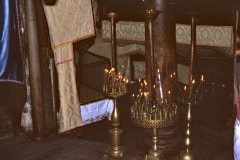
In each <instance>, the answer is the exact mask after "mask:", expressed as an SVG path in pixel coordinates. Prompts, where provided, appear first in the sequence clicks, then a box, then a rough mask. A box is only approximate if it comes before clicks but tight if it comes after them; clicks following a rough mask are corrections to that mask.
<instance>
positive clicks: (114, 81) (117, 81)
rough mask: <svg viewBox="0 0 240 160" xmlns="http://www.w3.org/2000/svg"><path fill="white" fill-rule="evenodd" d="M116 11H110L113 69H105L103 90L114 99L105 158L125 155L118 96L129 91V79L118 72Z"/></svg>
mask: <svg viewBox="0 0 240 160" xmlns="http://www.w3.org/2000/svg"><path fill="white" fill-rule="evenodd" d="M116 16H117V14H116V13H113V12H111V13H108V17H109V18H110V21H111V50H112V64H111V67H112V68H111V69H110V70H109V71H108V70H107V69H105V71H104V84H103V92H104V93H105V95H106V96H107V97H108V98H110V99H112V100H113V101H114V109H113V112H112V116H111V122H112V126H113V128H112V129H111V130H110V131H109V133H110V134H111V147H110V148H109V149H107V151H106V153H105V154H104V155H103V159H106V158H108V157H109V156H110V157H115V158H121V157H123V156H124V154H123V150H122V148H121V139H122V133H123V130H122V129H120V128H119V127H120V116H119V111H118V106H117V98H118V97H120V96H123V95H125V94H126V93H127V83H128V80H127V79H126V78H125V77H123V76H122V74H121V73H118V72H117V52H116V26H115V25H116V24H115V18H116Z"/></svg>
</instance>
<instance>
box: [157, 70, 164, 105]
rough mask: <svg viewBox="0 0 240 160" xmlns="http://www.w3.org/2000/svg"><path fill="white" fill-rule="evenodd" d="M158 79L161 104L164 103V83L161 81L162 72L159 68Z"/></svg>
mask: <svg viewBox="0 0 240 160" xmlns="http://www.w3.org/2000/svg"><path fill="white" fill-rule="evenodd" d="M157 78H158V85H159V92H160V99H161V102H162V103H163V88H162V81H161V75H160V70H159V68H158V70H157Z"/></svg>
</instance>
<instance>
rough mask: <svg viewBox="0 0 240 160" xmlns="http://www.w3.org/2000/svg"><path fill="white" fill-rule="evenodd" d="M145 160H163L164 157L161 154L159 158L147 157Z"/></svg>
mask: <svg viewBox="0 0 240 160" xmlns="http://www.w3.org/2000/svg"><path fill="white" fill-rule="evenodd" d="M144 160H163V156H162V155H161V154H160V155H159V156H153V155H146V156H145V158H144Z"/></svg>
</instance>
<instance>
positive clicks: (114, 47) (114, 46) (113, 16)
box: [107, 12, 117, 72]
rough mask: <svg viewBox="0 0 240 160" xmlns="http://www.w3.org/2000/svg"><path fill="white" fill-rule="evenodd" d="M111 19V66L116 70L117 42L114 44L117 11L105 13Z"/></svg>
mask: <svg viewBox="0 0 240 160" xmlns="http://www.w3.org/2000/svg"><path fill="white" fill-rule="evenodd" d="M107 16H108V18H109V19H110V21H111V51H112V64H111V65H112V66H111V67H112V68H115V70H116V72H117V44H116V17H117V13H114V12H110V13H108V14H107Z"/></svg>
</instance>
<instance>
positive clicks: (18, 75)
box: [0, 0, 23, 83]
mask: <svg viewBox="0 0 240 160" xmlns="http://www.w3.org/2000/svg"><path fill="white" fill-rule="evenodd" d="M16 16H17V14H16V9H15V3H14V1H12V0H0V82H1V81H4V82H17V83H23V74H22V72H23V66H22V56H21V53H20V45H19V44H20V43H19V35H18V25H17V18H16Z"/></svg>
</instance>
